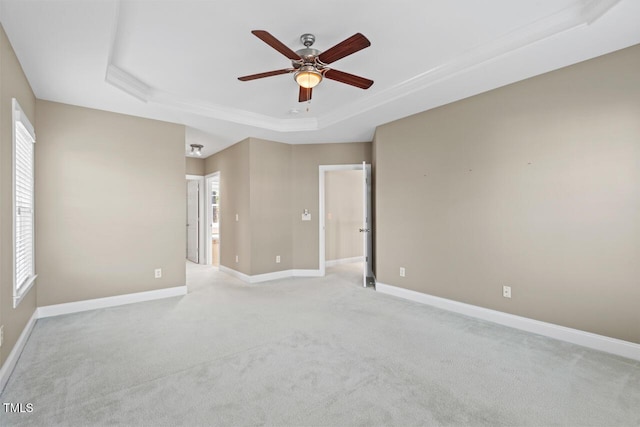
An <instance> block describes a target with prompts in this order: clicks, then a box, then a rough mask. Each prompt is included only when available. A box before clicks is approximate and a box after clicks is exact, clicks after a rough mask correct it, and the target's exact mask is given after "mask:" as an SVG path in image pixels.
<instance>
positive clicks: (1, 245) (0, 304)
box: [0, 26, 39, 365]
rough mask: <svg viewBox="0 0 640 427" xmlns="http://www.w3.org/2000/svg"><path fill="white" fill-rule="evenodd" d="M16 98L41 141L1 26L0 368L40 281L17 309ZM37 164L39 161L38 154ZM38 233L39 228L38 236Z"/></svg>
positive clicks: (33, 306) (28, 95)
mask: <svg viewBox="0 0 640 427" xmlns="http://www.w3.org/2000/svg"><path fill="white" fill-rule="evenodd" d="M12 98H16V99H17V100H18V103H19V104H20V106H21V107H22V110H23V111H24V112H25V114H26V115H27V116H28V117H29V120H30V121H31V123H32V124H33V125H34V126H35V128H36V134H37V135H36V136H37V137H38V142H39V130H38V125H37V122H36V99H35V96H34V95H33V91H32V90H31V86H30V85H29V82H28V81H27V78H26V77H25V75H24V72H23V71H22V67H21V66H20V63H19V62H18V59H17V58H16V55H15V52H14V51H13V48H12V47H11V44H10V43H9V39H8V38H7V35H6V34H5V32H4V29H3V28H2V26H0V178H1V179H0V183H1V184H0V325H4V342H3V343H2V347H0V365H2V363H4V361H5V360H6V358H7V356H8V355H9V353H10V352H11V350H12V349H13V347H14V345H15V343H16V341H17V340H18V337H19V336H20V334H21V333H22V331H23V329H24V327H25V326H26V324H27V322H28V320H29V318H30V317H31V316H32V315H33V313H34V311H35V309H36V292H37V290H36V287H37V286H38V282H39V280H38V282H37V283H36V285H34V286H33V287H32V288H31V290H30V291H29V293H27V295H25V296H24V298H23V299H22V301H21V302H20V305H18V307H17V308H15V309H14V308H13V274H14V273H13V237H12V236H13V208H12V206H13V184H12V183H13V172H12V171H13V162H12V157H13V154H12V153H13V139H12V138H13V136H12V135H13V133H12V128H13V125H12V114H11V111H12V105H11V99H12ZM36 145H37V144H36ZM35 161H36V162H38V161H39V159H38V157H37V155H36V159H35ZM36 191H37V190H36ZM38 231H39V230H38V229H36V233H38ZM37 273H38V271H37Z"/></svg>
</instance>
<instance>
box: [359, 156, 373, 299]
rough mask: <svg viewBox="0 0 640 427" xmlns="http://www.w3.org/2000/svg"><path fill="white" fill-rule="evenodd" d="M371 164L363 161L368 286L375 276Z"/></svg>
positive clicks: (364, 278) (364, 276)
mask: <svg viewBox="0 0 640 427" xmlns="http://www.w3.org/2000/svg"><path fill="white" fill-rule="evenodd" d="M370 194H371V165H367V164H366V163H365V162H362V228H361V229H360V233H361V234H362V253H363V254H364V263H363V268H362V285H363V286H364V287H365V288H366V287H367V281H368V278H373V265H372V262H373V256H372V255H373V247H372V246H373V245H372V243H373V242H372V238H371V199H370V197H369V195H370Z"/></svg>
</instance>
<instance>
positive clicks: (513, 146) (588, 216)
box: [375, 46, 640, 343]
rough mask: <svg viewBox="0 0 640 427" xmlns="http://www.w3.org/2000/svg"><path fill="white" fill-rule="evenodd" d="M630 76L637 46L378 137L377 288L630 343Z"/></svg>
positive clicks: (635, 244) (639, 321)
mask: <svg viewBox="0 0 640 427" xmlns="http://www.w3.org/2000/svg"><path fill="white" fill-rule="evenodd" d="M638 70H640V46H634V47H631V48H628V49H625V50H622V51H619V52H616V53H612V54H609V55H606V56H603V57H600V58H596V59H593V60H590V61H587V62H584V63H580V64H577V65H574V66H571V67H567V68H564V69H561V70H558V71H554V72H551V73H548V74H545V75H542V76H538V77H535V78H532V79H529V80H526V81H523V82H519V83H516V84H513V85H510V86H506V87H503V88H501V89H497V90H494V91H491V92H487V93H485V94H481V95H478V96H475V97H472V98H469V99H466V100H463V101H459V102H456V103H453V104H450V105H447V106H444V107H441V108H438V109H434V110H431V111H427V112H425V113H422V114H419V115H416V116H412V117H408V118H405V119H402V120H399V121H396V122H393V123H390V124H387V125H384V126H381V127H379V128H378V129H377V132H376V139H375V150H376V153H375V160H376V163H375V174H376V186H377V194H376V224H377V226H376V232H377V240H376V249H377V256H376V261H377V278H378V280H379V281H380V282H383V283H386V284H391V285H395V286H399V287H403V288H407V289H412V290H415V291H419V292H424V293H427V294H432V295H436V296H440V297H444V298H449V299H453V300H456V301H462V302H465V303H470V304H474V305H478V306H482V307H488V308H491V309H496V310H500V311H504V312H508V313H514V314H517V315H521V316H525V317H529V318H533V319H538V320H542V321H546V322H551V323H555V324H559V325H564V326H568V327H572V328H577V329H581V330H585V331H589V332H594V333H597V334H602V335H606V336H611V337H615V338H620V339H624V340H628V341H632V342H636V343H640V327H639V325H640V309H639V308H638V301H640V280H639V278H640V262H638V260H639V259H640V233H639V231H638V230H639V226H638V224H639V222H638V221H639V214H640V191H639V189H640V188H639V183H640V73H639V72H638ZM400 267H405V268H406V277H405V278H401V277H399V274H398V270H399V268H400ZM503 285H510V286H511V287H512V293H513V297H512V299H506V298H503V297H502V296H501V289H502V286H503Z"/></svg>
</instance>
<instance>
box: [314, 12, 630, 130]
mask: <svg viewBox="0 0 640 427" xmlns="http://www.w3.org/2000/svg"><path fill="white" fill-rule="evenodd" d="M619 2H620V0H590V1H589V2H587V3H581V2H576V3H574V4H573V5H572V6H570V7H567V8H565V9H563V10H560V11H559V12H556V13H554V14H552V15H549V16H547V17H545V18H542V19H540V20H538V21H534V22H533V23H531V24H528V25H526V26H524V27H521V28H519V29H517V30H514V31H511V32H510V33H507V34H505V35H504V36H502V37H500V38H498V39H496V40H495V41H493V42H491V43H487V44H484V45H481V46H478V47H477V48H474V49H471V50H469V51H467V52H466V53H464V54H462V55H460V56H458V57H457V58H454V59H453V60H451V61H450V62H448V63H445V64H442V65H439V66H437V67H434V68H432V69H431V70H428V71H426V72H424V73H422V74H420V75H418V76H416V77H413V78H411V79H409V80H406V81H404V82H402V83H400V84H398V85H396V86H393V87H391V88H389V89H386V90H384V91H381V92H378V93H375V94H373V95H371V96H368V97H365V98H361V99H359V100H357V101H355V102H353V103H351V104H349V105H348V106H342V107H340V108H337V109H335V110H333V111H332V112H331V113H330V114H326V115H324V116H323V117H320V119H319V121H320V128H324V127H327V126H331V125H334V124H336V123H339V122H341V121H343V120H347V119H349V118H351V117H354V116H357V115H360V114H362V113H364V112H366V111H370V110H373V109H376V108H378V107H380V106H382V105H384V104H387V103H389V102H392V101H395V100H397V99H399V98H403V97H405V96H408V95H410V94H412V93H414V92H419V91H421V90H424V89H426V88H428V87H429V86H432V85H434V84H436V83H439V82H441V81H444V80H446V79H448V78H451V77H453V76H455V75H458V74H460V73H462V72H465V71H469V70H471V69H472V68H474V67H477V66H479V65H481V64H484V63H487V62H490V61H492V60H495V59H498V58H500V57H502V56H504V55H507V54H509V53H512V52H515V51H516V50H518V49H521V48H523V47H526V46H528V45H531V44H533V43H535V42H538V41H541V40H543V39H546V38H549V37H551V36H554V35H556V34H559V33H562V32H564V31H568V30H571V29H574V28H577V27H581V26H583V25H590V24H592V23H594V22H595V21H596V20H597V19H599V18H600V17H602V16H603V15H604V14H605V13H606V12H608V11H609V10H610V9H611V8H612V7H613V6H615V5H616V4H617V3H619Z"/></svg>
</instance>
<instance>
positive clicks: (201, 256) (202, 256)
mask: <svg viewBox="0 0 640 427" xmlns="http://www.w3.org/2000/svg"><path fill="white" fill-rule="evenodd" d="M204 178H205V177H204V176H202V175H185V179H186V180H187V181H198V264H204V263H205V262H204V261H206V253H205V246H206V245H204V244H202V243H203V242H204V241H205V230H204V225H205V205H204V200H205V199H204V193H205V192H204V191H202V187H204V184H205V179H204ZM186 201H187V198H186V197H185V203H186ZM185 224H186V221H185Z"/></svg>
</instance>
